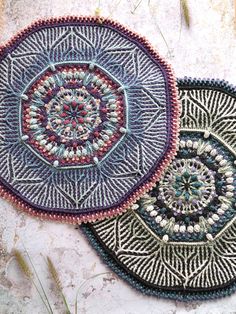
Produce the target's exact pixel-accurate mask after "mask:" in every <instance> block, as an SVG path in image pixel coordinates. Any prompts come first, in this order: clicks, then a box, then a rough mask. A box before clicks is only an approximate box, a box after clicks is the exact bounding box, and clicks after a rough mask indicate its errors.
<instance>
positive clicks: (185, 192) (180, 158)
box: [138, 132, 236, 242]
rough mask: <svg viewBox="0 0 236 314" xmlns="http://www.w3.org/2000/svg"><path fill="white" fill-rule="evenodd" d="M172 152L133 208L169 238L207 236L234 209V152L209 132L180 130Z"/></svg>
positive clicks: (221, 223)
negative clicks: (175, 150) (207, 135)
mask: <svg viewBox="0 0 236 314" xmlns="http://www.w3.org/2000/svg"><path fill="white" fill-rule="evenodd" d="M179 146H180V147H179V150H178V153H177V156H176V158H175V159H174V160H173V161H172V163H171V164H170V165H169V167H168V168H167V169H166V171H165V173H164V174H163V176H162V178H161V180H160V181H159V182H158V183H157V185H156V187H155V188H154V189H153V190H152V192H151V193H150V194H149V196H147V198H144V199H143V200H141V201H140V204H139V205H140V208H139V211H138V212H139V214H140V215H141V217H142V218H143V219H144V220H145V221H146V222H147V223H148V224H149V225H150V226H151V228H153V229H154V231H155V232H156V233H157V235H158V236H160V237H161V238H163V237H164V239H168V240H172V241H176V242H179V241H187V242H190V241H191V242H196V241H202V240H205V239H206V238H207V239H208V240H212V239H213V238H214V237H215V236H216V235H217V233H219V231H221V230H222V228H223V227H224V226H225V225H226V223H227V222H228V221H229V220H230V219H231V218H232V216H233V215H234V211H235V210H234V204H235V174H236V172H235V165H234V157H233V156H232V154H231V152H230V151H228V150H227V148H225V147H224V146H223V145H222V144H220V143H219V142H218V141H217V140H215V139H214V138H211V139H209V140H208V139H205V138H204V136H202V134H201V133H197V132H195V134H194V135H191V134H188V132H182V136H181V140H180V145H179Z"/></svg>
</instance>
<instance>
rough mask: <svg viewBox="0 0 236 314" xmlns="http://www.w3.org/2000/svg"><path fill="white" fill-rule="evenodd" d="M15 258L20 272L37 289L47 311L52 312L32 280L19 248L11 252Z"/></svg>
mask: <svg viewBox="0 0 236 314" xmlns="http://www.w3.org/2000/svg"><path fill="white" fill-rule="evenodd" d="M13 254H14V256H15V258H16V261H17V264H18V265H19V267H20V269H21V271H22V273H23V274H24V275H25V276H26V278H27V279H28V280H29V281H30V282H31V283H32V284H33V285H34V287H35V289H36V290H37V292H38V294H39V296H40V298H41V300H42V302H43V304H44V305H45V307H46V309H47V312H48V313H50V314H53V311H52V310H51V308H48V305H47V304H46V302H45V300H44V298H43V296H42V294H41V292H40V290H39V288H38V286H37V285H36V283H35V281H34V278H33V273H32V271H31V269H30V267H29V265H28V263H27V261H26V260H25V258H24V256H23V255H22V254H21V252H20V251H19V250H14V252H13Z"/></svg>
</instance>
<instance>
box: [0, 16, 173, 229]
mask: <svg viewBox="0 0 236 314" xmlns="http://www.w3.org/2000/svg"><path fill="white" fill-rule="evenodd" d="M0 85H1V87H0V117H1V119H0V182H1V188H0V194H1V196H3V197H5V198H7V199H9V200H10V201H11V202H13V203H14V204H15V205H16V206H17V207H20V208H21V209H23V210H24V211H26V212H28V213H31V214H33V215H35V216H38V217H42V218H49V219H55V220H63V221H66V222H70V223H79V222H81V221H84V222H86V221H95V220H96V219H100V218H103V217H107V216H113V215H116V214H117V213H120V212H122V211H124V210H125V209H126V208H127V207H128V206H131V205H132V204H133V203H134V202H135V201H136V200H137V199H138V198H139V197H140V195H141V194H143V193H144V192H146V191H148V190H149V189H150V188H151V187H152V185H153V184H154V182H155V181H156V180H157V179H158V178H159V176H160V174H161V172H162V171H163V169H164V168H165V167H166V165H168V163H169V161H170V160H171V158H172V157H173V155H174V153H175V146H176V136H177V126H178V122H177V121H178V103H177V96H176V94H177V93H176V87H175V79H174V77H173V74H172V71H171V69H170V66H169V65H167V64H166V63H165V61H164V60H162V59H161V58H160V57H159V55H158V54H157V53H156V52H155V51H154V50H153V49H152V47H151V46H150V45H149V43H148V42H147V41H146V40H145V39H144V38H142V37H140V36H138V35H137V34H135V33H133V32H131V31H129V30H127V29H126V28H124V27H123V26H121V25H120V24H117V23H115V22H113V21H110V20H101V19H100V18H99V20H97V19H96V18H77V17H68V18H61V19H50V20H45V21H39V22H37V23H35V24H33V25H32V26H30V27H29V28H27V29H26V30H24V31H23V32H21V33H19V34H18V35H17V36H15V37H14V38H13V39H12V40H11V41H10V42H9V43H7V44H6V46H4V47H2V48H1V51H0Z"/></svg>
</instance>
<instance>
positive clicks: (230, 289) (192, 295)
mask: <svg viewBox="0 0 236 314" xmlns="http://www.w3.org/2000/svg"><path fill="white" fill-rule="evenodd" d="M80 229H81V230H82V232H83V234H84V235H85V237H86V238H87V240H88V242H89V244H90V245H91V246H92V248H93V249H95V251H96V252H97V255H98V256H99V257H100V259H101V261H102V262H104V263H105V264H106V265H107V266H108V267H110V269H111V270H112V271H113V272H114V273H115V274H116V275H117V276H118V277H120V278H121V279H123V280H124V281H125V282H126V283H128V284H130V285H131V287H132V288H134V289H136V290H137V291H138V292H141V293H143V294H145V295H146V296H149V297H151V296H154V297H158V298H163V299H169V300H174V301H181V302H190V301H208V300H214V299H217V298H223V297H227V296H230V295H231V294H233V293H234V292H235V291H236V279H235V281H234V282H233V283H230V284H229V285H228V286H226V287H225V288H224V287H222V288H219V289H217V290H211V291H195V292H190V291H187V290H186V291H184V290H183V291H170V290H167V289H166V290H164V289H161V288H153V287H149V286H148V284H145V283H144V282H142V281H139V280H138V279H136V278H135V277H134V276H133V275H132V274H130V273H129V272H128V271H127V270H125V269H124V268H123V267H122V266H120V265H119V264H118V263H117V262H116V261H115V260H114V258H113V257H111V254H110V252H109V251H108V250H106V249H105V248H104V247H103V246H102V245H101V241H99V239H98V238H97V237H96V236H95V234H94V233H93V231H92V230H91V229H90V227H89V224H86V225H85V224H84V225H82V226H81V227H80Z"/></svg>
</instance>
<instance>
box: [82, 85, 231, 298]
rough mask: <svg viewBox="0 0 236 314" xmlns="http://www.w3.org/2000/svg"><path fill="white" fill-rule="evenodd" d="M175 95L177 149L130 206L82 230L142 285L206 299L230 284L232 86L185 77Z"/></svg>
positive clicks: (153, 292) (228, 290)
mask: <svg viewBox="0 0 236 314" xmlns="http://www.w3.org/2000/svg"><path fill="white" fill-rule="evenodd" d="M179 96H180V100H181V106H182V115H181V132H180V139H179V148H178V152H177V155H176V157H175V159H174V160H173V161H172V163H171V164H170V165H169V166H168V168H167V169H166V171H165V172H164V173H163V175H162V177H161V178H160V180H159V181H158V182H157V183H156V185H155V187H154V188H153V189H152V190H151V191H150V192H148V193H147V194H146V195H145V196H144V197H142V198H141V199H140V200H139V201H138V202H137V203H136V204H135V205H134V206H133V208H132V210H130V211H129V212H127V213H125V214H123V215H121V216H119V217H116V218H113V219H108V220H104V221H101V222H97V223H94V224H89V225H88V226H86V227H85V226H84V227H83V229H84V231H85V233H86V234H87V236H88V238H89V239H90V241H91V242H92V244H93V245H94V247H95V248H96V249H97V251H98V252H99V253H100V254H101V255H102V257H103V258H104V260H105V262H106V263H107V264H108V265H110V266H111V267H112V268H113V269H114V271H116V272H117V273H118V274H119V275H120V276H121V277H123V278H125V279H126V280H127V281H128V282H129V283H130V284H132V285H133V286H134V287H136V288H137V289H139V290H141V291H142V292H144V293H146V294H149V295H156V296H162V297H166V298H173V299H178V300H184V301H187V300H196V299H210V298H215V297H220V296H225V295H228V294H230V293H231V292H232V291H234V290H235V288H236V221H235V219H236V214H235V213H236V204H235V197H236V163H235V159H236V158H235V156H236V89H235V88H233V87H231V86H229V85H228V84H227V83H225V82H218V81H214V80H213V81H207V80H191V79H184V80H180V81H179Z"/></svg>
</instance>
